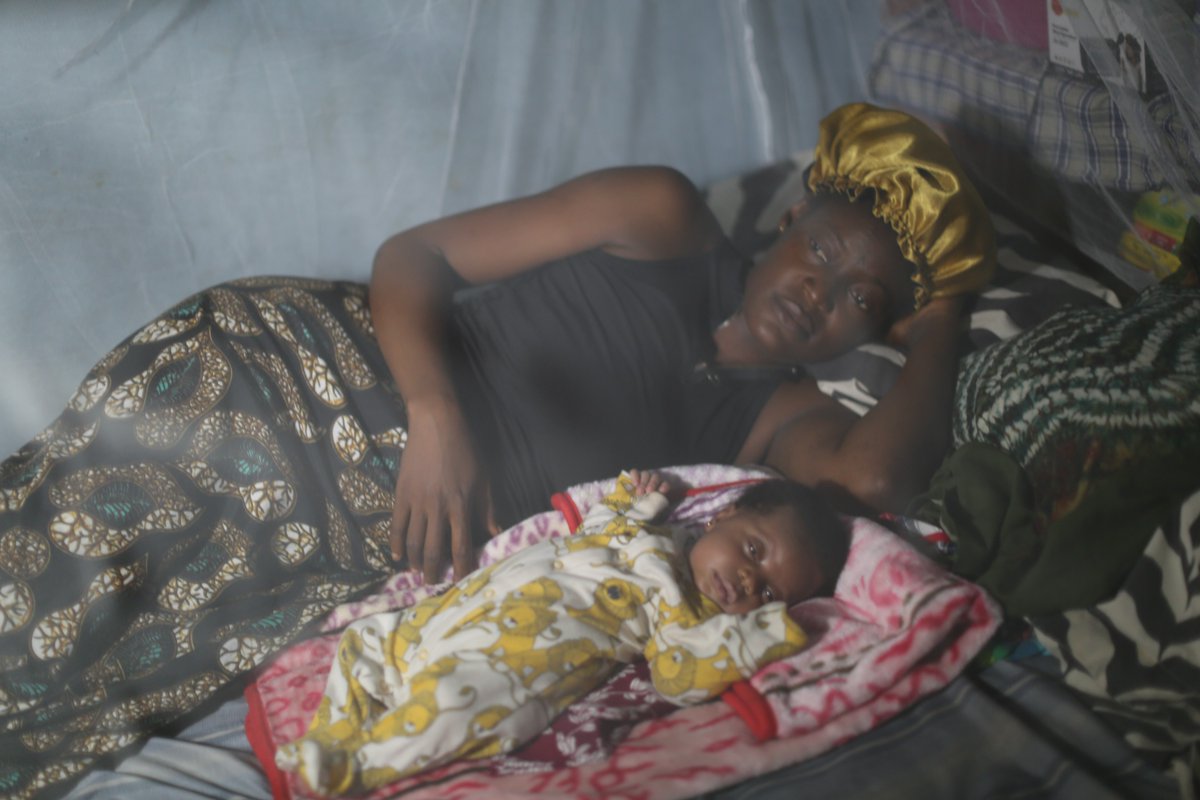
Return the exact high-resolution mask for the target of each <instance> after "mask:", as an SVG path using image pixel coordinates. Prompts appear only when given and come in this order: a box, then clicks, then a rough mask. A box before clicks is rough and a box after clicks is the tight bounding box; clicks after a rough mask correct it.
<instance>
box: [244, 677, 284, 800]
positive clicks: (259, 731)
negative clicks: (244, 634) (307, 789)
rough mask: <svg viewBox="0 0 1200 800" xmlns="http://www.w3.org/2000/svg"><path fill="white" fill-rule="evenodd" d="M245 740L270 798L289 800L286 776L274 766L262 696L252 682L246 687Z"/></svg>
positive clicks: (272, 745) (271, 744)
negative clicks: (268, 790)
mask: <svg viewBox="0 0 1200 800" xmlns="http://www.w3.org/2000/svg"><path fill="white" fill-rule="evenodd" d="M245 695H246V705H247V706H249V709H248V710H247V711H246V739H248V740H249V742H250V749H251V750H253V751H254V755H255V756H257V757H258V761H259V763H260V764H262V768H263V772H265V773H267V781H268V782H270V784H271V797H273V798H275V800H291V797H292V792H291V790H290V789H289V788H288V782H287V776H286V775H284V773H283V770H281V769H280V768H279V767H277V766H275V743H274V742H272V741H271V731H270V729H269V728H268V727H267V715H266V712H265V711H264V710H263V702H262V695H260V694H259V693H258V686H256V685H255V684H254V682H251V683H249V684H248V685H247V686H246V691H245Z"/></svg>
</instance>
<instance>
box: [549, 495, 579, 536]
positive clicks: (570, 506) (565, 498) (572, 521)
mask: <svg viewBox="0 0 1200 800" xmlns="http://www.w3.org/2000/svg"><path fill="white" fill-rule="evenodd" d="M550 505H552V506H554V508H555V509H557V510H558V513H560V514H562V515H563V519H565V520H566V521H567V527H568V528H570V529H571V533H574V532H575V531H577V530H579V526H580V525H581V524H583V515H582V514H580V513H579V506H577V505H575V498H573V497H571V495H569V494H567V493H566V492H555V493H554V494H552V495H550Z"/></svg>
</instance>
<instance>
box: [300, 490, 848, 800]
mask: <svg viewBox="0 0 1200 800" xmlns="http://www.w3.org/2000/svg"><path fill="white" fill-rule="evenodd" d="M678 494H680V493H679V492H678V491H677V490H676V489H675V487H672V486H671V485H670V484H669V483H668V482H667V481H665V480H664V479H662V478H661V477H660V476H659V475H658V474H657V473H654V472H646V471H638V470H633V471H631V472H629V473H622V475H621V477H620V478H619V479H618V480H617V486H616V489H615V490H614V491H613V492H612V493H611V494H609V495H608V496H607V497H605V498H604V500H603V501H602V502H599V503H597V504H595V506H594V507H593V508H592V509H591V510H590V511H589V512H588V514H587V515H586V517H585V518H584V520H583V522H582V524H581V525H580V529H579V531H578V532H577V534H576V535H575V536H571V537H567V538H559V539H549V540H546V541H543V542H540V543H538V544H534V545H531V546H530V547H528V548H526V549H524V550H522V551H521V552H519V553H516V554H514V555H513V556H511V557H509V558H508V559H506V560H504V561H501V562H498V563H496V564H493V565H491V566H490V567H487V568H486V569H483V570H480V571H478V572H476V573H474V574H472V575H468V576H467V577H466V578H464V579H463V580H460V581H459V582H458V583H456V584H455V585H454V586H452V587H451V588H450V589H448V590H447V591H446V592H445V593H444V594H441V595H438V596H437V597H431V598H428V599H426V600H424V601H422V602H421V603H418V604H417V605H415V606H413V607H411V608H409V609H405V610H403V611H397V612H389V613H380V614H375V615H372V616H370V617H366V618H364V619H361V620H358V621H356V622H354V623H353V624H352V625H350V627H349V628H347V630H346V632H345V633H344V634H343V635H342V639H341V642H340V644H339V647H338V658H337V664H336V665H335V667H334V669H333V671H332V672H331V673H330V676H329V680H328V683H327V685H326V689H325V697H324V699H323V700H322V702H321V705H320V707H319V708H318V710H317V713H316V716H315V717H314V719H313V721H312V724H311V726H310V727H309V731H308V733H307V734H305V735H304V736H303V737H302V738H300V739H298V740H296V741H294V742H291V743H289V744H286V745H284V746H282V747H280V748H279V750H278V752H277V753H276V763H277V764H278V765H279V766H280V767H281V768H282V769H285V770H290V771H294V772H298V773H299V774H300V776H301V777H302V778H303V780H304V782H305V783H307V784H308V785H309V786H310V787H311V788H312V789H314V790H316V791H318V792H322V793H325V794H342V793H346V792H355V791H365V790H369V789H373V788H377V787H380V786H384V785H387V784H389V783H392V782H394V781H396V780H398V779H400V778H403V777H406V776H409V775H412V774H415V773H417V772H420V771H423V770H426V769H430V768H432V767H435V766H439V765H442V764H445V763H448V762H450V761H454V760H456V759H461V758H485V757H488V756H494V755H499V754H502V753H507V752H511V751H512V750H515V749H516V748H517V747H519V746H520V745H522V744H524V743H525V742H528V741H529V740H531V739H532V738H534V737H535V736H536V735H537V734H538V733H540V732H541V731H542V730H544V729H545V728H546V727H547V726H549V724H550V723H551V721H552V720H553V719H554V717H555V716H557V715H558V714H559V712H561V711H562V710H563V709H565V708H566V707H567V706H568V705H570V704H571V703H572V702H574V701H575V700H578V699H579V698H581V697H583V696H584V695H586V694H587V693H588V692H590V691H591V690H593V689H595V688H597V687H598V686H600V685H601V684H602V683H604V682H605V681H606V680H607V679H608V678H609V677H611V676H612V675H613V674H614V673H615V672H616V671H617V670H618V669H619V668H620V666H621V665H623V664H626V663H629V662H631V661H633V660H635V659H636V658H639V657H645V658H646V660H647V661H648V662H649V667H650V674H651V677H652V680H653V682H654V686H655V688H656V689H657V690H658V691H659V692H660V693H661V694H663V695H664V696H665V697H666V698H668V699H670V700H672V701H674V702H676V703H680V704H690V703H699V702H703V701H705V700H709V699H712V698H714V697H717V696H719V695H720V694H721V693H722V692H723V691H725V689H727V688H728V687H729V686H731V685H732V684H733V683H735V682H737V681H738V680H741V679H743V678H748V677H749V676H751V675H753V674H754V673H755V672H756V671H757V670H758V669H759V668H760V667H762V666H764V665H765V664H767V663H769V662H771V661H774V660H777V659H780V658H784V657H786V656H789V655H791V654H793V653H795V652H797V651H799V650H800V649H801V648H802V647H803V646H804V645H805V641H806V639H805V634H804V632H803V631H802V630H801V629H800V627H799V626H798V625H797V624H796V623H795V622H794V621H793V620H792V619H791V618H790V617H789V616H788V613H787V609H788V607H789V606H791V605H793V604H795V603H798V602H800V601H802V600H806V599H808V598H810V597H813V596H815V595H818V594H822V593H826V594H828V593H831V592H832V588H833V586H834V583H835V582H836V579H837V575H838V573H839V572H840V571H841V568H842V564H843V563H844V561H845V557H846V550H847V547H848V539H847V535H846V532H845V530H844V528H843V526H842V525H841V523H840V522H839V520H838V519H837V517H836V516H835V515H834V514H833V513H832V512H831V511H830V510H829V509H828V508H827V507H826V506H825V505H824V504H823V503H822V502H821V500H820V499H819V498H818V497H817V496H816V494H815V493H814V492H812V491H811V490H810V489H807V488H806V487H804V486H801V485H800V484H796V483H793V482H791V481H785V480H770V481H764V482H760V483H757V484H755V485H753V486H751V487H750V488H749V489H748V490H747V491H746V492H745V493H744V494H743V495H742V496H741V497H740V498H739V499H738V500H737V501H736V502H735V503H733V504H732V505H730V506H727V507H725V508H723V509H721V510H720V511H719V512H718V513H717V514H716V515H715V516H714V517H713V519H712V520H711V521H710V522H709V523H708V526H707V528H706V529H705V530H704V531H703V533H701V534H700V535H699V536H698V537H697V534H696V533H695V532H693V531H691V530H688V529H685V528H682V527H668V526H662V525H655V524H653V523H654V521H655V520H656V519H659V518H661V517H663V516H664V515H665V512H666V511H667V510H668V508H669V507H670V505H671V503H672V498H673V497H675V496H677V495H678Z"/></svg>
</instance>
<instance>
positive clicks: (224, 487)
mask: <svg viewBox="0 0 1200 800" xmlns="http://www.w3.org/2000/svg"><path fill="white" fill-rule="evenodd" d="M387 375H388V372H387V370H386V366H385V364H384V362H383V360H382V356H381V354H380V352H379V350H378V347H377V345H376V344H375V340H374V334H373V331H372V328H371V321H370V315H369V313H368V310H367V305H366V293H365V288H364V287H363V286H361V285H357V284H350V283H331V282H322V281H310V280H296V279H282V278H281V279H265V278H264V279H247V280H241V281H237V282H234V283H230V284H225V285H222V286H219V287H216V288H214V289H211V290H209V291H207V292H205V293H203V294H201V295H197V296H195V297H193V298H190V299H188V300H186V301H184V302H183V303H181V304H179V305H178V306H176V307H175V308H173V309H171V310H170V311H169V312H167V313H166V314H164V315H163V316H162V317H160V318H159V319H157V320H155V321H153V322H151V323H150V324H149V325H146V326H145V327H143V328H142V329H141V330H140V331H138V332H137V333H135V334H134V335H133V336H131V337H130V338H129V339H127V340H126V341H124V342H122V343H121V344H120V345H119V346H118V347H117V348H115V349H114V350H113V351H112V352H111V353H110V354H109V355H108V356H106V357H105V358H104V359H103V360H102V361H101V362H100V363H99V364H97V365H96V367H95V368H94V369H93V370H92V371H91V372H90V373H89V374H88V376H87V378H86V379H85V380H84V382H83V384H82V385H81V386H80V387H79V390H78V391H77V393H76V394H75V395H74V397H73V398H72V399H71V401H70V404H69V406H68V408H67V409H66V410H65V411H64V412H63V414H62V415H61V416H60V417H59V418H58V419H57V420H56V421H55V422H54V423H53V424H52V425H50V426H49V427H48V428H47V429H46V430H45V431H44V432H43V433H42V434H40V435H39V436H38V437H37V438H36V439H34V440H33V441H32V442H30V443H29V444H28V445H27V446H26V447H24V448H22V449H21V450H20V451H19V452H18V453H17V454H16V455H14V456H13V457H11V458H9V459H8V460H7V461H5V462H3V464H0V612H2V613H0V709H2V711H3V727H2V729H0V796H4V797H30V796H49V795H53V794H57V793H59V792H61V791H62V790H63V788H64V787H65V786H66V785H67V784H68V783H69V781H70V780H71V779H72V778H73V777H75V776H77V775H78V774H79V773H81V772H82V771H83V770H84V769H86V768H87V767H88V766H89V765H90V764H91V763H92V762H93V761H94V760H95V759H96V758H97V757H98V756H101V755H103V754H106V753H113V752H116V751H119V750H121V749H122V748H124V747H126V746H127V745H129V744H132V743H134V742H136V741H138V740H140V738H142V737H143V736H144V735H146V733H147V732H148V731H150V730H152V729H155V728H159V727H161V726H162V725H164V724H166V723H169V722H171V721H173V720H176V719H179V718H181V717H183V716H184V715H186V714H187V713H188V712H190V711H193V710H195V709H197V708H199V707H200V706H201V705H202V704H203V703H204V702H205V701H206V700H207V699H209V698H210V697H212V696H213V695H214V694H216V693H217V692H219V691H220V690H221V689H223V688H224V687H227V686H228V685H229V684H230V683H231V681H232V680H233V679H234V678H235V677H237V676H240V675H243V674H244V673H246V672H247V671H249V670H251V669H253V668H254V667H255V666H256V665H258V664H260V663H261V662H262V661H263V659H265V658H266V657H267V656H268V655H270V654H272V653H274V652H277V651H278V650H280V649H281V648H282V647H284V646H285V645H287V644H289V643H290V642H292V641H294V640H295V639H296V638H298V636H299V635H300V634H301V633H302V632H304V631H305V630H306V628H307V627H308V626H309V624H310V623H311V622H313V621H314V620H317V619H318V618H320V617H321V616H323V615H324V614H325V613H326V612H327V611H328V610H329V609H331V608H332V607H333V606H335V605H336V604H338V603H341V602H343V601H345V600H347V599H350V598H353V597H356V596H358V595H362V594H364V593H366V592H367V591H369V590H370V589H371V588H372V587H374V586H376V585H377V583H378V582H379V580H380V579H381V578H382V577H383V576H384V575H386V574H387V572H389V571H390V563H389V555H388V554H389V547H388V541H387V540H388V526H389V520H390V515H391V514H390V512H391V505H392V493H393V488H394V485H395V475H396V472H397V469H398V466H399V459H400V455H401V451H402V449H403V447H404V444H405V440H406V432H405V424H406V421H405V416H404V412H403V405H402V403H401V401H400V400H399V397H398V395H397V394H396V393H395V390H394V388H393V387H391V386H390V384H389V383H388V379H387V378H386V376H387ZM368 431H369V432H370V433H368Z"/></svg>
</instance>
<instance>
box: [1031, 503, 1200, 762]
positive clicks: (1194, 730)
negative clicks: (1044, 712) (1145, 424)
mask: <svg viewBox="0 0 1200 800" xmlns="http://www.w3.org/2000/svg"><path fill="white" fill-rule="evenodd" d="M1197 553H1200V491H1197V492H1196V493H1195V494H1193V495H1191V496H1190V497H1189V498H1188V499H1187V500H1185V501H1184V502H1183V503H1182V504H1181V506H1180V508H1179V514H1178V516H1176V517H1174V518H1172V519H1171V521H1170V523H1169V524H1167V525H1164V526H1163V527H1161V528H1159V529H1158V530H1157V531H1156V532H1155V533H1154V535H1153V537H1152V538H1151V539H1150V543H1149V544H1148V545H1147V546H1146V549H1145V550H1144V551H1143V553H1142V557H1141V558H1140V559H1139V560H1138V562H1137V563H1136V564H1135V565H1134V567H1133V569H1132V570H1131V571H1130V573H1129V575H1128V577H1127V578H1126V579H1125V583H1124V585H1123V586H1122V587H1121V590H1120V591H1119V592H1118V593H1117V594H1116V595H1115V596H1114V597H1112V598H1111V599H1110V600H1107V601H1106V602H1104V603H1101V604H1099V605H1096V606H1092V607H1090V608H1085V609H1080V610H1076V611H1069V612H1067V613H1064V614H1058V615H1054V616H1048V617H1041V618H1037V619H1034V620H1033V622H1034V626H1035V630H1036V631H1037V635H1038V639H1039V640H1040V641H1041V642H1042V643H1043V644H1044V645H1045V646H1046V648H1047V649H1048V650H1049V651H1050V652H1051V653H1052V654H1053V655H1055V656H1056V657H1057V658H1058V661H1059V663H1060V665H1062V668H1063V670H1064V675H1063V678H1064V680H1065V682H1066V684H1067V685H1068V686H1070V687H1071V688H1073V689H1075V690H1077V691H1078V692H1080V693H1081V694H1083V695H1084V697H1085V698H1086V699H1087V700H1088V701H1089V705H1090V706H1091V707H1092V710H1093V711H1095V712H1096V713H1097V714H1098V715H1099V716H1100V717H1102V718H1103V719H1104V720H1105V721H1107V722H1108V723H1109V724H1110V725H1112V726H1113V728H1115V729H1116V730H1118V731H1121V732H1122V733H1123V734H1124V736H1125V739H1126V741H1128V742H1129V743H1130V745H1132V746H1133V747H1135V748H1136V749H1138V750H1139V751H1142V752H1159V753H1164V754H1170V753H1174V752H1177V751H1180V750H1184V749H1185V748H1187V747H1191V748H1192V763H1191V764H1190V765H1183V764H1181V765H1176V768H1177V769H1178V768H1180V767H1182V768H1183V771H1184V772H1185V773H1186V772H1187V771H1189V770H1190V771H1192V772H1193V774H1196V775H1200V751H1198V750H1197V749H1196V744H1195V743H1196V742H1198V741H1200V633H1198V632H1200V564H1198V562H1197V555H1196V554H1197Z"/></svg>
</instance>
